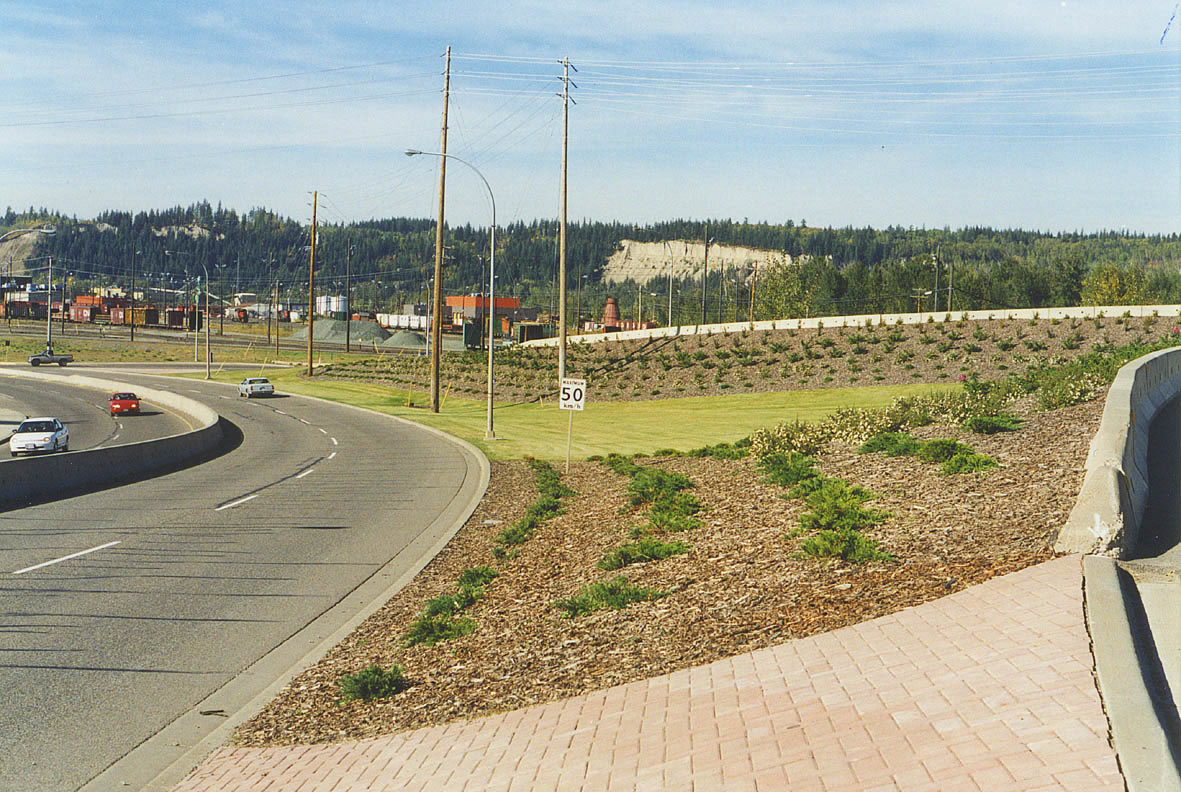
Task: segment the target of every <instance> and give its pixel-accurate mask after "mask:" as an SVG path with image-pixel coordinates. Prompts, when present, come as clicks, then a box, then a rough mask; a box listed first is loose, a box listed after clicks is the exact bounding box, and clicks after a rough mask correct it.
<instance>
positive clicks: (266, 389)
mask: <svg viewBox="0 0 1181 792" xmlns="http://www.w3.org/2000/svg"><path fill="white" fill-rule="evenodd" d="M238 395H239V396H245V397H246V398H247V399H251V398H254V397H255V396H274V395H275V386H274V385H272V384H271V381H270V380H269V379H267V378H266V377H247V378H246V379H244V380H242V381H241V382H239V383H238Z"/></svg>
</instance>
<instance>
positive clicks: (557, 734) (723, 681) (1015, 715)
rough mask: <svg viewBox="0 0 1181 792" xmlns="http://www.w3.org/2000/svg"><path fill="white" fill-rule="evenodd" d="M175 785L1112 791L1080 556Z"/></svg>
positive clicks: (222, 756)
mask: <svg viewBox="0 0 1181 792" xmlns="http://www.w3.org/2000/svg"><path fill="white" fill-rule="evenodd" d="M175 789H176V792H192V791H193V790H201V791H202V792H205V791H207V790H210V791H211V790H218V792H262V790H268V791H269V792H274V791H277V790H299V791H300V792H329V791H330V790H332V791H333V792H346V791H347V792H352V791H353V790H388V791H389V792H394V791H395V790H397V791H398V792H403V791H407V792H409V791H410V790H464V791H465V792H466V791H468V790H471V791H473V792H474V791H475V790H479V791H480V792H484V791H485V790H563V791H565V790H724V791H725V792H731V791H733V790H792V792H803V791H804V790H817V791H818V792H828V791H829V790H906V791H907V792H910V791H911V790H957V791H958V790H987V792H1008V791H1010V790H1012V791H1014V792H1016V791H1017V790H1020V791H1021V792H1039V791H1040V790H1071V791H1072V792H1084V791H1086V790H1122V789H1123V780H1122V778H1121V776H1120V773H1119V769H1118V767H1117V764H1116V760H1115V755H1114V752H1113V751H1112V749H1111V747H1110V746H1109V745H1108V741H1107V721H1106V718H1105V716H1104V713H1103V709H1102V706H1101V704H1100V700H1099V695H1098V693H1097V691H1096V689H1095V684H1094V681H1093V677H1092V658H1091V652H1090V646H1089V640H1088V637H1087V632H1086V628H1085V625H1084V622H1083V607H1082V570H1081V562H1080V559H1079V557H1078V556H1070V557H1065V558H1060V559H1056V560H1054V561H1050V562H1048V563H1045V564H1041V565H1039V566H1036V567H1032V568H1030V569H1026V570H1024V571H1021V572H1018V573H1015V574H1012V575H1007V576H1005V577H1002V578H997V579H994V580H992V581H989V582H987V583H985V584H983V585H980V586H975V587H973V588H971V589H967V590H965V591H961V592H957V593H956V594H953V595H951V596H948V597H945V598H943V599H940V600H937V601H935V602H931V603H928V604H926V605H922V606H920V607H917V608H911V609H908V610H905V611H902V612H900V613H896V614H894V615H892V616H887V617H884V618H880V619H875V620H874V621H871V622H867V623H865V624H860V625H857V626H854V627H849V628H845V629H841V630H836V631H834V632H831V633H827V634H824V635H818V636H815V637H812V638H807V639H803V640H798V641H792V642H790V643H786V644H783V645H781V646H776V647H774V648H771V649H765V650H760V651H757V652H752V653H750V654H744V655H741V656H738V657H734V658H730V659H727V660H721V661H718V662H716V663H711V664H710V665H707V666H701V667H698V668H692V669H689V670H686V671H679V672H676V673H672V674H668V675H665V676H661V677H657V678H655V679H650V680H645V681H641V682H634V683H630V684H627V685H621V686H619V687H615V688H611V689H609V690H604V691H600V692H597V693H591V694H589V695H586V696H580V697H578V698H573V699H568V700H565V701H560V702H555V703H552V704H545V705H540V706H536V707H531V708H528V709H524V710H519V711H517V712H510V713H507V714H504V715H498V716H493V717H488V718H482V719H480V720H475V721H468V722H463V723H455V724H451V725H449V726H439V727H434V728H427V729H419V730H417V731H412V732H407V733H403V734H397V735H393V736H389V737H382V738H377V739H371V740H365V741H362V742H356V743H347V744H340V745H315V746H297V747H287V748H222V749H219V750H218V751H216V752H214V753H213V754H212V755H211V756H210V757H209V758H208V759H207V760H206V761H205V762H204V763H203V764H202V765H201V766H200V767H199V768H197V770H195V771H194V772H193V773H192V774H191V775H190V776H189V777H188V778H187V779H186V780H185V781H184V782H182V783H181V784H180V785H179V786H178V787H176V788H175Z"/></svg>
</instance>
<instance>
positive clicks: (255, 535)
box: [0, 369, 481, 790]
mask: <svg viewBox="0 0 1181 792" xmlns="http://www.w3.org/2000/svg"><path fill="white" fill-rule="evenodd" d="M66 373H69V372H66ZM87 373H91V374H94V375H95V376H103V373H102V372H100V371H98V370H95V369H89V370H88V371H87ZM118 378H119V379H120V380H126V381H132V382H134V381H136V380H137V379H138V380H139V381H141V382H143V383H144V384H148V385H150V386H151V387H156V388H161V389H171V390H174V391H175V392H177V393H179V394H181V395H184V396H187V397H190V398H193V399H196V400H198V401H202V402H204V403H206V404H208V405H210V406H212V407H213V408H214V409H216V410H217V411H218V412H219V413H220V414H221V415H222V416H223V417H224V418H226V419H228V420H229V421H230V422H231V423H232V425H233V427H236V428H237V429H238V430H240V436H237V437H234V438H232V441H231V442H230V444H229V448H228V450H227V452H226V453H224V454H223V455H222V456H220V457H218V458H216V459H214V460H212V461H210V462H207V463H204V464H201V465H198V466H194V467H190V468H187V469H184V470H180V471H177V472H173V473H170V474H167V475H164V476H160V477H157V478H153V479H149V480H145V481H140V482H137V483H134V484H129V485H126V486H123V487H117V488H114V489H109V490H105V491H101V492H94V493H90V494H86V495H82V496H78V497H74V498H69V499H65V500H61V501H57V502H54V503H46V504H42V505H38V506H32V507H27V508H24V509H19V510H15V511H10V512H6V513H3V514H0V591H2V592H3V603H4V606H3V616H2V619H0V633H2V635H3V638H2V643H0V789H3V790H32V789H37V790H73V789H78V788H79V787H81V786H83V785H84V784H86V783H87V782H88V781H90V780H91V779H93V778H94V777H95V776H96V775H97V774H99V773H100V772H102V771H104V769H106V768H108V767H109V766H111V765H112V763H114V762H117V761H118V760H120V759H121V758H123V757H125V756H126V755H127V754H128V752H130V751H132V750H133V749H134V748H136V746H139V745H141V743H144V741H145V740H148V739H149V738H151V737H152V736H153V735H155V734H157V733H158V732H159V731H160V730H161V729H162V728H164V727H165V726H167V725H168V724H170V723H172V722H173V721H175V720H176V719H178V718H182V717H184V718H190V719H195V720H196V721H198V722H200V723H208V724H209V728H210V729H212V728H214V726H215V725H216V724H217V723H219V722H220V721H221V720H223V719H224V718H225V717H226V716H227V714H228V713H226V712H224V711H220V710H218V711H212V712H209V713H208V714H206V715H200V713H198V712H196V711H195V710H194V708H195V707H196V705H197V704H198V702H200V701H202V700H203V699H205V698H206V697H207V696H209V695H210V694H211V693H213V692H215V691H217V690H219V689H220V688H221V687H222V686H223V685H226V683H228V682H230V681H231V680H234V679H235V677H238V676H239V675H240V674H241V672H242V671H243V670H244V669H246V668H247V667H248V666H250V665H251V664H252V663H254V662H255V661H256V660H258V659H259V658H260V657H263V656H264V655H266V654H267V653H268V652H270V651H271V650H272V649H273V648H274V647H276V646H279V645H280V644H283V643H284V642H285V641H287V640H288V639H290V638H291V637H292V636H294V635H296V634H297V633H298V632H299V631H300V630H302V629H304V628H308V627H309V625H311V626H312V627H317V626H318V625H319V624H320V622H317V621H316V620H317V619H318V618H320V617H322V615H323V614H325V613H326V612H327V611H329V609H330V608H333V606H335V605H337V603H340V602H341V601H342V599H344V598H346V597H348V596H349V595H350V592H354V590H357V589H358V586H362V584H366V585H368V584H367V581H370V580H371V579H372V578H373V577H374V575H375V573H376V572H378V570H381V569H382V568H383V567H386V565H387V563H389V562H391V560H392V559H393V560H395V563H403V562H404V563H405V564H406V565H411V564H413V563H414V562H415V561H417V559H418V557H419V556H421V552H419V549H418V545H419V544H420V543H421V537H422V535H423V533H424V531H428V530H437V528H438V523H439V522H440V521H444V522H445V521H446V520H444V516H445V515H449V514H452V513H453V510H454V508H455V504H456V502H458V501H463V500H464V499H468V500H470V501H471V502H472V503H473V504H474V502H475V501H474V498H478V497H479V494H481V493H479V492H477V491H476V489H477V487H476V484H477V482H476V481H475V480H474V479H478V478H479V476H477V475H474V474H473V470H475V469H478V465H476V466H474V462H473V458H474V455H473V454H472V453H471V452H470V451H466V450H464V449H463V448H461V447H460V446H458V445H456V444H455V443H453V442H451V441H449V440H447V439H445V438H442V437H440V436H438V435H435V434H432V433H430V432H427V431H425V430H422V429H420V428H418V427H413V426H409V425H407V424H404V423H400V422H396V421H393V420H392V419H388V418H385V417H382V416H377V415H374V414H371V413H367V412H363V411H359V410H354V409H352V408H348V407H344V406H340V405H334V404H329V403H325V402H320V401H315V400H309V399H304V398H299V397H285V396H282V395H279V396H277V397H275V398H272V399H266V400H261V399H253V400H246V399H240V398H238V396H237V393H236V390H235V389H233V388H232V387H229V386H226V385H219V384H216V383H205V382H202V381H199V380H177V379H165V378H159V377H137V376H136V375H133V374H130V373H128V372H127V371H126V370H120V371H119V373H118ZM63 398H67V399H68V398H70V397H63ZM55 409H56V408H55ZM61 409H63V410H64V406H62V407H61ZM96 415H97V413H96ZM99 417H101V416H99ZM125 423H132V422H131V420H130V419H128V420H127V421H126V422H125ZM80 430H81V425H80ZM72 431H73V426H71V432H72ZM88 431H89V430H88ZM99 434H101V432H100V433H99ZM231 434H233V433H231ZM87 442H90V440H88V441H87ZM411 551H413V552H411ZM386 568H387V569H388V567H386ZM267 681H268V680H265V679H260V680H258V681H257V684H258V687H259V688H260V689H261V688H262V687H264V686H265V685H266V683H267ZM139 753H140V754H142V753H143V751H142V750H141V751H140V752H139ZM137 755H138V754H137ZM141 764H142V762H141ZM139 771H140V772H141V773H142V772H143V768H142V767H140V768H139ZM124 783H126V782H124ZM116 785H117V784H116ZM133 788H134V786H133Z"/></svg>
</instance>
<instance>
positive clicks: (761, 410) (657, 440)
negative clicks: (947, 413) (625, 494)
mask: <svg viewBox="0 0 1181 792" xmlns="http://www.w3.org/2000/svg"><path fill="white" fill-rule="evenodd" d="M243 376H244V373H243V372H236V373H231V372H221V373H219V374H217V375H216V378H217V379H219V380H223V381H227V382H237V381H240V380H241V378H242V377H243ZM266 376H267V377H269V378H270V379H271V381H272V382H274V383H275V387H276V389H277V390H280V391H284V392H287V393H298V394H303V395H307V396H316V397H318V398H321V399H327V400H329V401H335V402H342V403H345V404H353V405H356V406H358V407H365V408H367V409H371V410H376V411H378V412H382V413H386V414H388V415H395V416H398V417H400V418H406V419H408V420H411V421H415V422H417V423H421V424H424V425H426V426H433V427H435V428H437V429H441V430H442V431H444V432H447V433H449V434H452V435H455V436H456V437H461V438H463V439H464V440H467V441H468V442H470V443H472V444H473V445H475V446H477V447H479V448H480V449H481V450H482V451H483V452H484V453H485V454H486V455H487V456H488V458H489V459H520V458H521V457H523V456H532V457H536V458H538V459H548V460H563V459H565V457H566V443H567V433H568V431H570V428H571V424H570V416H571V412H569V411H564V410H560V409H559V408H558V404H557V402H556V401H553V402H550V401H547V402H546V403H545V404H511V405H509V404H506V405H497V406H496V408H495V410H494V425H493V428H494V430H495V433H496V439H495V440H485V439H484V435H485V428H486V425H487V402H485V401H475V400H471V399H459V398H456V397H454V396H448V397H446V398H444V400H443V402H442V406H441V409H440V411H439V412H438V413H432V412H430V410H429V409H428V408H427V407H426V406H425V405H426V404H427V403H428V401H429V399H428V394H427V393H425V392H423V391H415V392H414V393H412V394H411V399H412V400H413V404H414V406H412V407H408V406H406V402H407V393H406V391H405V390H399V389H393V388H388V387H382V386H379V385H371V384H367V383H355V382H338V381H332V380H314V379H313V380H308V379H306V378H301V377H300V376H299V375H298V372H296V371H293V370H287V371H275V370H273V369H270V370H268V371H267V372H266ZM959 387H960V386H959V385H902V386H891V387H883V386H868V387H863V388H826V389H823V390H811V391H788V392H784V393H744V394H736V395H733V396H703V397H690V398H680V399H664V400H656V401H640V402H599V403H597V404H596V403H595V401H594V395H593V394H591V395H590V396H589V398H588V400H587V403H586V409H585V410H584V411H582V412H574V413H573V432H572V437H571V450H570V454H571V456H572V458H574V459H584V458H586V457H588V456H591V455H592V454H608V453H611V452H615V453H620V454H633V453H637V452H644V453H652V452H653V451H656V450H659V449H665V448H675V449H677V450H680V451H688V450H691V449H694V448H700V447H702V446H705V445H713V444H715V443H721V442H733V441H735V440H740V439H742V438H743V437H747V436H748V435H750V434H751V433H752V432H753V431H755V430H756V429H759V428H761V427H766V426H774V425H776V424H778V423H782V422H784V421H794V420H801V421H816V420H820V419H823V418H824V417H826V416H827V415H829V414H831V413H832V412H834V411H835V410H837V409H839V408H842V407H885V406H888V405H889V404H890V402H892V401H893V400H894V399H895V398H897V397H898V396H904V395H913V394H919V393H928V392H931V391H938V390H954V389H958V388H959Z"/></svg>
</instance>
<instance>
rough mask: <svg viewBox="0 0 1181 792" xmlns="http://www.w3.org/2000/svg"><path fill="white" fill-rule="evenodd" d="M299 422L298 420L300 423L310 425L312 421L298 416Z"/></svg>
mask: <svg viewBox="0 0 1181 792" xmlns="http://www.w3.org/2000/svg"><path fill="white" fill-rule="evenodd" d="M299 422H300V423H301V424H307V425H308V426H311V425H312V422H311V421H307V420H304V419H303V418H300V419H299Z"/></svg>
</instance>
